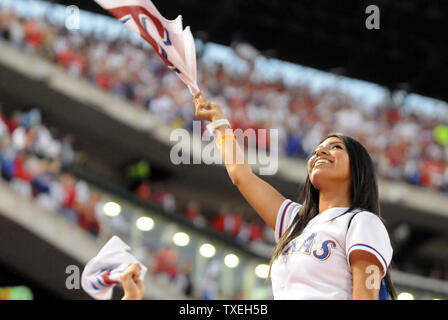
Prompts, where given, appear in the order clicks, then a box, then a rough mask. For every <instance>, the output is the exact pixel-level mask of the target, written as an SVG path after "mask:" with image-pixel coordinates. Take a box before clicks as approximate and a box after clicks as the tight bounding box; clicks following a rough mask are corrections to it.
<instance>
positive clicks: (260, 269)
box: [255, 264, 269, 279]
mask: <svg viewBox="0 0 448 320" xmlns="http://www.w3.org/2000/svg"><path fill="white" fill-rule="evenodd" d="M255 275H256V276H257V277H258V278H261V279H266V278H267V277H268V275H269V266H268V265H267V264H259V265H258V266H257V267H256V268H255Z"/></svg>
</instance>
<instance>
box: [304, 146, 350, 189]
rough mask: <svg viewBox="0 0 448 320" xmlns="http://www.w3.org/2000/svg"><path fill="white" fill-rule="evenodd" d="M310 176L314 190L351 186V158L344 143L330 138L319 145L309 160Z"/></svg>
mask: <svg viewBox="0 0 448 320" xmlns="http://www.w3.org/2000/svg"><path fill="white" fill-rule="evenodd" d="M308 176H309V177H310V181H311V183H312V184H313V186H314V188H316V189H318V190H321V189H322V188H325V187H326V186H330V185H335V182H336V183H337V184H336V185H339V186H341V187H342V186H343V185H344V184H346V185H347V186H348V185H349V184H350V181H351V175H350V158H349V156H348V153H347V148H346V147H345V144H344V142H343V141H342V140H341V139H339V138H337V137H330V138H328V139H326V140H325V141H324V142H322V143H321V144H320V145H318V146H317V147H316V149H315V151H314V154H313V155H312V156H311V158H310V159H309V160H308Z"/></svg>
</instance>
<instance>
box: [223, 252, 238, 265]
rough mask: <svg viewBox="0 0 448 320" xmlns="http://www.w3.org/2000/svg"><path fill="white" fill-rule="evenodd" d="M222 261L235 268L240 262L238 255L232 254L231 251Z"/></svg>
mask: <svg viewBox="0 0 448 320" xmlns="http://www.w3.org/2000/svg"><path fill="white" fill-rule="evenodd" d="M224 263H225V265H226V266H227V267H229V268H236V267H237V266H238V264H239V263H240V259H239V258H238V256H236V255H234V254H233V253H230V254H228V255H226V256H225V258H224Z"/></svg>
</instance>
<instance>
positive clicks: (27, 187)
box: [0, 104, 273, 299]
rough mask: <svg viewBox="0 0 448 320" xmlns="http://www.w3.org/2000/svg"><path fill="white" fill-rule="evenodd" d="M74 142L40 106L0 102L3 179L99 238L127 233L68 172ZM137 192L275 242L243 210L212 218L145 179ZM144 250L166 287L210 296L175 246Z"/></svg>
mask: <svg viewBox="0 0 448 320" xmlns="http://www.w3.org/2000/svg"><path fill="white" fill-rule="evenodd" d="M74 142H75V141H74V137H73V136H71V135H62V137H59V135H58V132H57V129H56V128H52V127H48V126H47V125H45V124H44V123H43V122H42V115H41V112H40V111H39V110H38V109H31V110H27V111H21V110H14V111H12V113H11V114H10V115H6V114H5V113H4V112H3V110H2V105H1V104H0V173H1V177H2V179H3V180H4V181H5V182H6V183H8V184H9V186H10V187H11V188H12V189H13V190H14V191H16V192H17V193H18V194H20V195H21V196H22V197H24V198H27V199H33V200H34V201H36V203H38V204H39V205H40V206H42V207H43V208H45V209H47V210H48V211H49V212H53V213H55V214H59V215H60V216H62V217H64V218H65V219H66V220H67V221H68V222H69V223H71V224H73V225H75V226H78V227H79V228H81V229H83V230H84V231H86V232H88V233H89V234H91V235H92V236H93V237H95V238H97V239H99V240H104V239H107V238H109V237H110V236H112V235H113V234H117V233H118V234H121V235H129V234H130V228H131V227H133V226H131V225H130V224H129V222H128V221H126V218H123V217H121V215H119V216H116V217H114V218H113V219H107V217H106V216H105V211H104V204H105V201H106V199H104V195H103V194H102V193H101V192H99V191H96V190H93V189H92V188H91V187H90V185H89V184H88V183H86V182H85V181H83V180H82V179H79V178H76V177H75V176H74V175H73V174H72V173H71V169H72V168H73V167H74V166H76V164H77V163H79V161H80V158H81V157H80V154H79V153H78V152H77V151H76V150H75V149H74ZM135 193H136V195H137V196H138V197H139V198H140V199H141V200H144V201H148V202H151V203H153V204H156V205H158V206H160V208H161V209H163V210H164V211H166V212H171V213H174V214H179V215H182V216H184V217H185V218H186V219H188V220H189V221H190V222H191V223H192V224H194V225H196V226H197V227H200V228H208V229H212V230H215V231H216V232H225V233H227V234H228V235H229V236H231V237H234V238H237V239H239V240H240V241H242V242H244V243H248V242H252V241H262V242H265V241H267V240H269V241H270V243H272V241H273V239H272V237H265V235H264V233H263V230H264V228H265V226H264V224H262V223H261V221H255V222H254V221H246V220H244V219H243V217H242V215H241V213H239V212H231V211H227V210H221V211H220V212H214V213H212V215H211V217H215V218H213V219H211V218H205V217H204V215H203V214H202V213H201V210H200V207H199V204H198V203H196V202H195V201H191V202H189V203H185V204H182V203H179V202H178V201H177V200H176V198H175V196H174V195H173V194H172V193H171V192H170V191H169V190H167V189H166V188H165V187H163V185H158V184H150V183H149V182H148V181H144V182H143V183H141V184H139V185H138V186H137V188H136V189H135ZM122 209H123V210H126V208H122ZM223 209H225V207H223ZM257 228H258V229H257ZM269 235H270V234H269ZM100 236H101V238H100ZM144 248H145V250H147V251H146V253H145V254H143V255H141V258H142V261H146V262H147V265H148V266H149V267H150V271H151V272H152V273H153V274H154V275H157V276H159V277H165V278H166V279H167V283H168V284H169V285H171V286H172V287H173V288H174V289H175V290H177V291H178V292H180V293H183V294H184V295H185V296H188V297H191V298H194V297H198V296H197V295H199V297H200V298H204V299H205V298H207V297H208V298H210V293H207V296H204V295H205V294H206V293H204V292H205V291H206V290H208V288H209V286H206V287H204V288H202V289H201V288H199V289H198V290H199V291H196V292H193V283H192V279H191V273H192V268H193V265H192V264H191V263H183V262H181V261H180V259H179V253H178V251H177V249H176V248H175V247H174V246H172V245H170V246H167V247H162V248H154V247H153V246H152V247H151V246H147V245H145V246H144ZM204 290H205V291H204ZM201 292H202V293H201Z"/></svg>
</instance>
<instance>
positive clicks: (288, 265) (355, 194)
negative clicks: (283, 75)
mask: <svg viewBox="0 0 448 320" xmlns="http://www.w3.org/2000/svg"><path fill="white" fill-rule="evenodd" d="M193 101H194V103H195V108H196V112H195V115H196V116H197V117H198V118H200V119H203V120H207V121H211V122H212V123H214V122H215V121H217V120H220V119H225V115H224V113H223V111H222V109H221V107H220V106H219V105H218V104H216V103H214V102H209V101H207V100H206V99H205V98H203V97H201V94H198V95H196V96H195V98H194V100H193ZM221 122H222V121H221ZM216 123H218V122H216ZM229 130H230V132H231V128H230V126H229V125H228V124H222V125H220V126H218V127H217V128H216V130H215V131H214V135H215V138H216V139H217V140H220V139H222V138H223V137H224V139H226V143H225V144H224V146H222V145H220V146H219V147H220V150H221V155H222V157H223V159H227V160H229V154H230V159H232V157H233V159H241V158H240V157H241V154H242V151H241V149H240V148H239V146H238V142H237V141H235V139H231V138H228V137H229V135H231V134H229ZM225 165H226V169H227V172H228V174H229V177H230V178H231V180H232V182H233V184H234V185H235V186H236V187H237V188H238V190H239V191H240V192H241V194H242V195H243V196H244V197H245V199H246V200H247V201H248V202H249V204H250V205H251V206H252V207H253V208H254V210H255V211H256V212H257V213H258V214H259V215H260V217H261V218H263V220H264V221H265V222H266V223H267V224H268V225H269V226H271V227H272V228H273V229H274V230H275V238H276V242H277V246H276V250H275V252H274V255H273V257H272V260H271V268H270V275H271V279H272V287H273V293H274V298H275V299H307V300H309V299H388V298H392V299H395V290H394V288H393V284H392V282H391V280H390V275H389V266H390V263H391V259H392V252H393V250H392V246H391V243H390V239H389V235H388V232H387V230H386V228H385V226H384V224H383V221H382V220H381V218H380V208H379V199H378V186H377V182H376V176H375V170H374V166H373V163H372V159H371V158H370V155H369V154H368V152H367V151H366V149H365V148H364V147H363V146H362V145H361V144H360V143H359V142H358V141H356V140H354V139H353V138H351V137H348V136H345V135H343V134H330V135H328V136H327V137H325V139H323V140H322V141H321V142H320V143H319V145H318V146H317V148H316V149H315V151H314V152H313V153H312V155H311V157H310V158H309V160H308V165H307V169H308V176H307V178H306V181H305V184H304V188H303V191H302V193H301V196H300V198H299V200H298V202H294V201H291V200H289V199H286V198H285V197H284V196H282V195H281V194H280V193H279V192H278V191H277V190H275V189H274V188H273V187H272V186H270V185H269V184H268V183H266V182H265V181H263V180H262V179H261V178H259V177H258V176H257V175H255V174H253V172H252V170H251V167H250V166H249V164H248V163H247V161H244V162H243V163H242V162H238V161H226V162H225Z"/></svg>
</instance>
